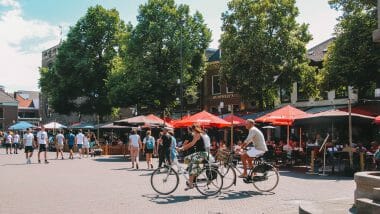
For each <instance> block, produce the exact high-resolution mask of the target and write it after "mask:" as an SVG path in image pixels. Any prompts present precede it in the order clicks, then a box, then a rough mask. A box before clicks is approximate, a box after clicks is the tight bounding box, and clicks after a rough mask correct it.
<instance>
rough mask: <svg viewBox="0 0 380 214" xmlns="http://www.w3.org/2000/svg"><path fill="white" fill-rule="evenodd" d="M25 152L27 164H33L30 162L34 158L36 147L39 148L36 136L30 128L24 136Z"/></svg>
mask: <svg viewBox="0 0 380 214" xmlns="http://www.w3.org/2000/svg"><path fill="white" fill-rule="evenodd" d="M22 139H23V143H24V151H25V157H26V164H31V163H32V161H31V160H30V159H31V158H32V156H33V151H34V147H37V145H36V144H35V141H34V135H33V134H32V133H31V131H30V128H27V129H26V133H25V134H24V136H23V138H22Z"/></svg>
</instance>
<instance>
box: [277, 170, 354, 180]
mask: <svg viewBox="0 0 380 214" xmlns="http://www.w3.org/2000/svg"><path fill="white" fill-rule="evenodd" d="M281 176H286V177H292V178H299V179H306V180H307V179H309V180H314V179H318V180H336V181H339V180H353V179H354V178H353V177H344V176H336V175H328V176H320V175H313V174H305V173H300V172H291V171H280V182H281Z"/></svg>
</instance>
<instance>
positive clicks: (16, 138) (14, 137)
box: [13, 134, 20, 143]
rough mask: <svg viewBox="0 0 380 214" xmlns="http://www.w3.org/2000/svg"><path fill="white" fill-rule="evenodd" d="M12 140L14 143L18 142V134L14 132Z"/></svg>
mask: <svg viewBox="0 0 380 214" xmlns="http://www.w3.org/2000/svg"><path fill="white" fill-rule="evenodd" d="M13 142H14V143H19V142H20V135H18V134H15V136H13Z"/></svg>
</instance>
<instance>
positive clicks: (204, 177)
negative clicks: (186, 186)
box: [195, 167, 223, 196]
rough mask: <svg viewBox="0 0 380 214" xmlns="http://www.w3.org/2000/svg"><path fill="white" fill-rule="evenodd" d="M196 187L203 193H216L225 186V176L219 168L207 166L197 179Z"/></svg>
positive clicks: (211, 194) (206, 194) (207, 194)
mask: <svg viewBox="0 0 380 214" xmlns="http://www.w3.org/2000/svg"><path fill="white" fill-rule="evenodd" d="M195 187H196V188H197V190H198V192H200V193H201V194H202V195H205V196H213V195H216V194H218V193H219V192H220V191H221V189H222V187H223V176H222V175H221V174H220V172H219V171H218V170H217V169H214V168H211V167H205V168H204V169H203V170H202V171H201V173H200V174H199V175H198V176H197V178H196V179H195Z"/></svg>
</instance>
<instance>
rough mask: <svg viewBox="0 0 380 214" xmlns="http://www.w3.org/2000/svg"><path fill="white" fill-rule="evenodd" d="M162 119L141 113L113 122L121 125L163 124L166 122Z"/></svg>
mask: <svg viewBox="0 0 380 214" xmlns="http://www.w3.org/2000/svg"><path fill="white" fill-rule="evenodd" d="M158 119H160V118H158ZM160 120H161V119H160ZM160 120H157V118H153V117H152V116H149V117H147V116H144V115H140V116H136V117H131V118H127V119H123V120H118V121H115V122H113V124H114V125H119V126H162V125H163V124H164V122H163V121H162V120H161V121H160Z"/></svg>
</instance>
